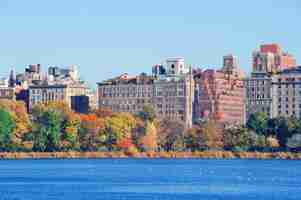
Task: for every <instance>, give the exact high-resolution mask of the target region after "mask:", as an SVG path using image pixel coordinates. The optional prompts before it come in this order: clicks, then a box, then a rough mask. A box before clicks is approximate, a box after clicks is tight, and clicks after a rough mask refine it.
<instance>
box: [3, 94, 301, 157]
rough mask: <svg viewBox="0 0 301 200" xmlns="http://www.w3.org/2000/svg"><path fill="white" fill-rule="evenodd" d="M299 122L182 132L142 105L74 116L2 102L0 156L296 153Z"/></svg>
mask: <svg viewBox="0 0 301 200" xmlns="http://www.w3.org/2000/svg"><path fill="white" fill-rule="evenodd" d="M300 131H301V121H299V120H297V119H295V118H277V119H268V117H267V116H266V115H265V114H263V113H255V114H253V115H251V117H250V118H249V120H248V122H247V124H246V126H241V125H225V124H223V125H221V124H218V123H216V122H215V121H214V120H205V121H201V122H198V123H196V124H195V125H194V126H193V127H192V128H190V129H185V127H184V125H183V124H182V123H180V122H178V121H172V120H169V119H165V120H158V119H157V118H156V114H155V112H154V110H153V109H152V107H150V106H148V105H146V106H144V108H143V110H142V111H141V112H139V113H138V114H135V115H134V114H130V113H114V112H112V111H111V110H109V109H98V110H93V111H91V112H90V113H88V114H79V113H75V112H73V111H72V110H71V109H69V107H68V106H67V105H66V104H64V103H62V102H49V103H47V104H40V105H37V106H35V107H34V108H33V110H32V112H31V113H30V114H28V113H27V111H26V107H25V104H24V103H23V102H19V101H11V100H0V151H2V152H4V151H5V152H18V151H20V152H30V151H36V152H55V151H124V152H129V153H135V152H154V151H166V152H169V151H204V150H230V151H280V150H287V151H299V148H300V147H301V135H300V133H301V132H300Z"/></svg>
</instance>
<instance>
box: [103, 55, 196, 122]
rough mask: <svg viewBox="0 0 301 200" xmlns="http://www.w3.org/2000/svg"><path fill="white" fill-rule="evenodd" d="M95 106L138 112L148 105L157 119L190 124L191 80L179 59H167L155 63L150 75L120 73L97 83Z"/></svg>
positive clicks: (185, 67)
mask: <svg viewBox="0 0 301 200" xmlns="http://www.w3.org/2000/svg"><path fill="white" fill-rule="evenodd" d="M98 100H99V108H104V107H105V108H110V109H112V110H113V111H115V112H130V113H138V112H139V111H141V110H142V108H143V106H144V105H147V104H148V105H151V106H152V107H153V108H154V109H155V111H156V114H157V117H158V118H160V119H164V118H168V119H172V120H177V121H182V122H183V123H184V124H185V125H186V127H190V126H191V125H192V112H193V110H192V109H193V107H192V106H193V100H194V80H193V77H192V74H191V70H189V68H188V67H187V66H185V64H184V59H183V58H170V59H167V61H166V63H165V66H163V65H155V66H154V67H153V74H152V75H151V76H149V75H146V74H141V75H139V76H134V77H131V76H129V75H128V74H123V75H121V76H119V77H117V78H114V79H110V80H107V81H103V82H101V83H98Z"/></svg>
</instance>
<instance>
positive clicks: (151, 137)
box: [140, 121, 157, 152]
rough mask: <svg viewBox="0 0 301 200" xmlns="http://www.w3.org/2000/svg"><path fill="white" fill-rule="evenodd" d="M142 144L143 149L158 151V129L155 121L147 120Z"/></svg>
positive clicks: (141, 140)
mask: <svg viewBox="0 0 301 200" xmlns="http://www.w3.org/2000/svg"><path fill="white" fill-rule="evenodd" d="M140 146H141V148H142V150H143V151H151V152H153V151H156V150H157V130H156V127H155V125H154V123H153V122H151V121H147V122H146V127H145V133H144V135H143V136H142V137H141V138H140Z"/></svg>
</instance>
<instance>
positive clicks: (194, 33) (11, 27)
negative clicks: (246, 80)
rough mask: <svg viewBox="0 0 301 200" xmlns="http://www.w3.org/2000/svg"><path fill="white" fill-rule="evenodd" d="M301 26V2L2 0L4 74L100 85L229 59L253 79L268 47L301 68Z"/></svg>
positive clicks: (1, 68)
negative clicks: (255, 61)
mask: <svg viewBox="0 0 301 200" xmlns="http://www.w3.org/2000/svg"><path fill="white" fill-rule="evenodd" d="M300 21H301V2H300V1H298V0H285V1H280V0H279V1H277V0H264V1H263V0H252V1H241V0H228V1H223V0H222V1H221V0H210V1H200V0H195V1H192V0H186V1H183V0H182V1H180V0H179V1H176V0H152V1H143V0H119V1H117V0H107V1H102V0H78V1H76V0H48V1H46V0H45V1H44V0H26V1H25V0H24V1H23V0H1V1H0V74H6V73H7V71H8V70H9V67H10V66H11V65H13V66H15V67H16V69H17V70H18V71H21V70H23V68H24V66H25V65H26V64H30V63H41V64H42V65H43V66H44V67H45V68H46V66H47V65H50V64H51V65H62V66H67V65H70V64H76V65H78V66H79V69H80V72H81V75H82V77H83V78H84V79H85V80H88V81H89V82H90V83H91V84H92V85H93V84H94V83H95V82H97V81H101V80H103V79H106V78H109V77H111V76H114V75H118V74H120V73H122V72H129V73H132V74H136V73H140V72H142V71H144V72H150V67H151V66H152V65H153V64H155V63H160V62H161V61H162V60H163V59H164V58H166V57H170V56H183V57H185V60H186V63H188V64H192V65H199V66H210V67H214V68H217V67H220V66H221V63H222V56H223V55H225V54H228V53H233V54H235V55H237V56H238V57H239V61H240V64H241V66H242V67H243V69H244V70H245V71H247V72H248V71H250V66H251V53H252V51H253V50H254V49H255V48H258V46H259V45H260V44H261V43H271V42H273V43H274V42H276V43H279V44H280V45H282V46H283V48H284V49H285V50H287V51H289V52H290V53H292V54H294V55H295V56H296V58H297V60H299V61H300V60H301V58H300V54H301V42H300V36H301V27H300Z"/></svg>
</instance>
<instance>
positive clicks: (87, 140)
mask: <svg viewBox="0 0 301 200" xmlns="http://www.w3.org/2000/svg"><path fill="white" fill-rule="evenodd" d="M80 119H81V124H80V132H79V140H80V146H81V149H82V150H85V151H96V150H98V148H100V147H101V146H102V145H103V144H104V142H105V138H103V137H104V136H103V134H104V127H105V126H104V121H103V119H99V118H97V116H96V115H95V114H87V115H81V116H80Z"/></svg>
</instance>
